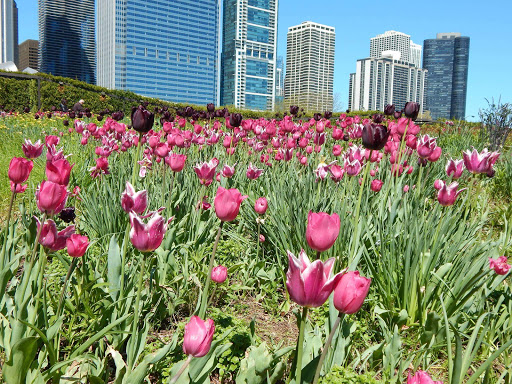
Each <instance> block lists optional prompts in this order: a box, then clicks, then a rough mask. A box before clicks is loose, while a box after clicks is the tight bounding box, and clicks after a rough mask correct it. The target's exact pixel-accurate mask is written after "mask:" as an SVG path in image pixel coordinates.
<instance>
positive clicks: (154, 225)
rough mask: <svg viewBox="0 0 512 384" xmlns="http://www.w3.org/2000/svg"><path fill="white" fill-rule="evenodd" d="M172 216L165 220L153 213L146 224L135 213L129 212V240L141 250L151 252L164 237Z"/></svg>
mask: <svg viewBox="0 0 512 384" xmlns="http://www.w3.org/2000/svg"><path fill="white" fill-rule="evenodd" d="M171 220H172V218H171V219H169V220H167V221H166V220H165V219H164V218H163V217H162V216H160V215H159V214H158V213H156V212H155V213H153V215H152V217H151V219H150V220H149V222H148V223H147V224H144V222H143V221H142V219H141V218H140V217H139V216H138V215H137V214H135V213H133V212H130V224H131V226H132V229H131V230H130V241H131V242H132V244H133V246H134V247H135V248H137V249H138V250H139V251H141V252H151V251H154V250H155V249H157V248H158V247H159V246H160V244H162V241H163V239H164V235H165V231H167V226H168V225H169V223H170V222H171Z"/></svg>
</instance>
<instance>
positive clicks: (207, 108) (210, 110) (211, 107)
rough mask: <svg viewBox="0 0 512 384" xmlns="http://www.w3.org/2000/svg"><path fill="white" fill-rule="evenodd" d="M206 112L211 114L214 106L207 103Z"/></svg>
mask: <svg viewBox="0 0 512 384" xmlns="http://www.w3.org/2000/svg"><path fill="white" fill-rule="evenodd" d="M206 110H207V111H208V112H210V113H213V112H214V111H215V104H213V103H209V104H207V105H206Z"/></svg>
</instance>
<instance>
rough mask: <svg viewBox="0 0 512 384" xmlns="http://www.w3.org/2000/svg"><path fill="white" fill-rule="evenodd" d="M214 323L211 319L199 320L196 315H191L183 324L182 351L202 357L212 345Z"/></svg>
mask: <svg viewBox="0 0 512 384" xmlns="http://www.w3.org/2000/svg"><path fill="white" fill-rule="evenodd" d="M214 332H215V324H214V323H213V320H211V319H207V320H206V321H203V320H201V318H200V317H198V316H192V318H191V319H190V321H189V322H188V324H187V325H185V335H184V336H183V352H184V353H185V354H186V355H191V356H194V357H203V356H204V355H206V354H207V353H208V352H209V351H210V347H211V345H212V340H213V334H214Z"/></svg>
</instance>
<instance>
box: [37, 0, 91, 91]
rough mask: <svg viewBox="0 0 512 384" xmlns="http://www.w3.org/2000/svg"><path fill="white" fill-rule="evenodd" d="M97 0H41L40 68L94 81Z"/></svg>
mask: <svg viewBox="0 0 512 384" xmlns="http://www.w3.org/2000/svg"><path fill="white" fill-rule="evenodd" d="M94 23H95V19H94V0H39V70H40V71H41V72H45V73H51V74H52V75H56V76H64V77H70V78H72V79H77V80H82V81H85V82H87V83H90V84H95V82H96V76H95V70H96V56H95V49H96V45H95V41H94V40H95V37H94V33H95V26H94Z"/></svg>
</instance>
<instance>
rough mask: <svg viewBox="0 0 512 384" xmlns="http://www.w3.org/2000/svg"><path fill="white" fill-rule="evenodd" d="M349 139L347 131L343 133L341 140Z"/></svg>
mask: <svg viewBox="0 0 512 384" xmlns="http://www.w3.org/2000/svg"><path fill="white" fill-rule="evenodd" d="M349 140H350V136H349V135H348V133H345V134H344V135H343V141H349Z"/></svg>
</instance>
